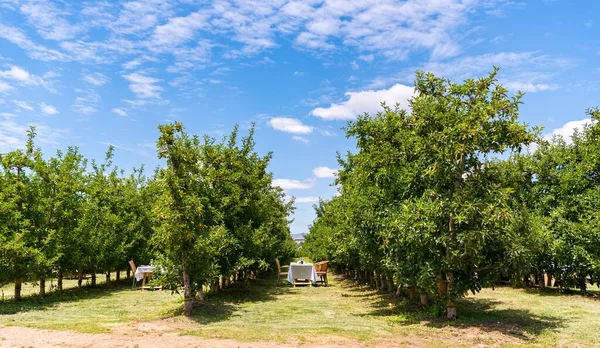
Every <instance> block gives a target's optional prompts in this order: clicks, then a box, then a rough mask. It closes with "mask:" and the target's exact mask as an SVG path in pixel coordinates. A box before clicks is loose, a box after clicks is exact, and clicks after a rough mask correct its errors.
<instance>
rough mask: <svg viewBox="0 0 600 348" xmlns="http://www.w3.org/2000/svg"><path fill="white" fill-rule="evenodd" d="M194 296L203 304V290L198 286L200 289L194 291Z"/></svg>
mask: <svg viewBox="0 0 600 348" xmlns="http://www.w3.org/2000/svg"><path fill="white" fill-rule="evenodd" d="M196 294H197V297H198V301H199V302H204V289H203V288H202V286H200V289H198V290H196Z"/></svg>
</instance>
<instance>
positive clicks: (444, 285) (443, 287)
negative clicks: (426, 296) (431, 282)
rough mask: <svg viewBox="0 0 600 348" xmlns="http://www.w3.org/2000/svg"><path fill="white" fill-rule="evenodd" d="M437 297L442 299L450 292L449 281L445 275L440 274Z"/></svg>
mask: <svg viewBox="0 0 600 348" xmlns="http://www.w3.org/2000/svg"><path fill="white" fill-rule="evenodd" d="M436 282H437V299H438V300H441V299H442V298H443V297H444V296H445V295H446V294H447V293H448V282H447V281H446V279H444V276H443V275H438V276H437V279H436Z"/></svg>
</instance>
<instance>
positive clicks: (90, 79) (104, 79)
mask: <svg viewBox="0 0 600 348" xmlns="http://www.w3.org/2000/svg"><path fill="white" fill-rule="evenodd" d="M82 79H83V81H85V82H87V83H89V84H92V85H94V86H104V85H105V84H107V83H108V82H110V78H109V77H108V76H106V75H104V74H101V73H99V72H94V73H85V74H83V76H82Z"/></svg>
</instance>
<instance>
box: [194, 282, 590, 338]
mask: <svg viewBox="0 0 600 348" xmlns="http://www.w3.org/2000/svg"><path fill="white" fill-rule="evenodd" d="M331 284H332V286H331V287H329V288H323V287H318V288H295V289H292V288H285V287H279V288H274V287H272V284H271V283H270V282H269V281H267V282H264V281H258V282H257V283H256V284H253V286H252V288H250V289H248V290H244V289H232V290H230V291H227V292H226V293H224V294H222V295H221V296H218V297H215V298H212V299H211V301H210V302H209V304H207V305H206V306H205V308H204V310H203V311H198V314H197V315H196V317H195V321H196V322H197V323H199V324H201V325H199V326H198V328H196V329H192V330H187V331H186V332H185V334H192V335H199V336H203V337H209V338H232V339H237V340H248V341H260V340H275V341H279V342H285V341H289V340H292V341H297V342H323V337H325V336H327V337H329V340H333V341H335V340H336V338H339V339H342V340H343V339H350V340H356V341H359V342H363V343H368V344H377V343H383V344H385V342H390V341H395V342H398V341H400V342H401V341H402V340H403V337H406V338H407V339H408V341H407V342H412V343H415V342H418V343H420V344H423V345H429V346H438V345H447V344H448V343H450V342H451V343H452V345H458V346H471V345H473V344H490V345H493V344H503V345H510V344H517V345H519V344H526V345H531V346H547V345H555V344H556V343H557V342H561V344H567V345H577V344H579V345H582V346H589V345H590V343H591V342H600V301H598V300H594V299H591V298H585V297H582V296H580V295H571V296H569V295H562V294H556V293H553V292H550V291H548V292H539V291H537V290H522V289H512V288H504V287H503V288H497V289H496V290H491V289H486V290H484V291H483V292H482V293H480V294H478V295H476V296H471V297H468V298H466V299H464V300H462V301H460V302H459V303H458V306H459V307H458V308H459V316H460V318H459V320H457V321H456V322H447V321H446V320H443V319H440V318H436V317H434V316H433V315H431V314H430V313H428V312H427V311H423V310H421V309H420V308H419V306H418V305H415V304H412V303H409V301H407V300H398V299H397V298H396V297H395V296H394V295H388V294H380V293H377V292H375V291H372V290H370V289H368V288H366V287H361V286H356V285H355V284H353V283H351V282H348V281H343V280H340V279H336V280H333V281H332V282H331ZM333 336H335V337H333Z"/></svg>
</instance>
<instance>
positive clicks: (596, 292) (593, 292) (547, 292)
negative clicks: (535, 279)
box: [523, 286, 600, 300]
mask: <svg viewBox="0 0 600 348" xmlns="http://www.w3.org/2000/svg"><path fill="white" fill-rule="evenodd" d="M523 290H524V291H525V292H527V293H528V294H535V295H539V296H552V297H559V296H560V297H562V296H578V297H587V298H592V299H595V300H600V289H598V288H597V287H596V286H594V287H590V288H589V289H587V291H586V292H583V291H581V290H578V289H570V288H554V287H546V288H539V287H532V288H524V289H523Z"/></svg>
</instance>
